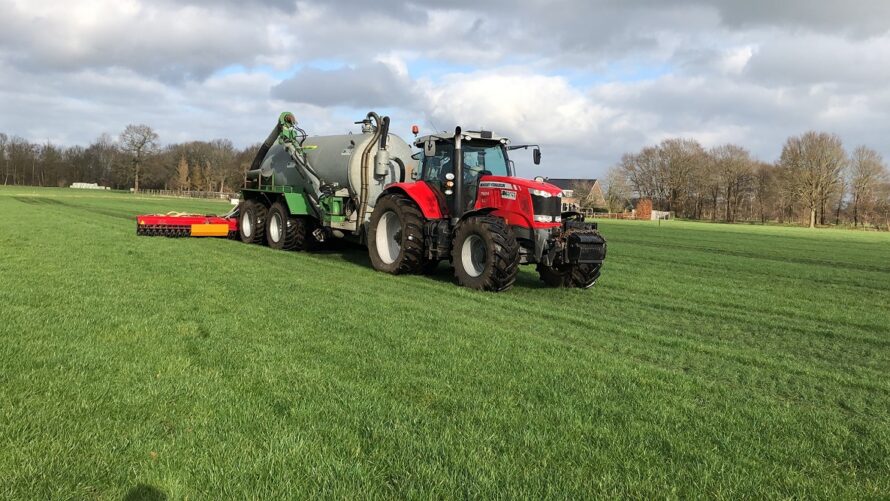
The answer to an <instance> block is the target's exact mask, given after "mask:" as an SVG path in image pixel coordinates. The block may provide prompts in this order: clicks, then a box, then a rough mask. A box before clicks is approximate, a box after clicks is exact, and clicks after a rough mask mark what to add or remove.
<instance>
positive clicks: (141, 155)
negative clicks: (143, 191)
mask: <svg viewBox="0 0 890 501" xmlns="http://www.w3.org/2000/svg"><path fill="white" fill-rule="evenodd" d="M120 139H121V147H122V148H123V149H124V151H126V152H128V153H130V155H131V156H132V159H133V176H134V181H133V191H134V192H138V191H139V168H140V167H141V166H142V162H143V161H144V160H145V157H146V156H148V155H151V154H153V153H155V152H156V151H157V148H158V134H157V133H156V132H155V131H154V130H152V128H151V127H149V126H147V125H133V124H130V125H128V126H127V127H126V128H125V129H124V131H123V132H122V133H121V137H120Z"/></svg>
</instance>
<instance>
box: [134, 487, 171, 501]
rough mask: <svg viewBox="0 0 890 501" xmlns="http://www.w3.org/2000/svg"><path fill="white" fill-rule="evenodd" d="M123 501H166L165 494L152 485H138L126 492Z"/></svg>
mask: <svg viewBox="0 0 890 501" xmlns="http://www.w3.org/2000/svg"><path fill="white" fill-rule="evenodd" d="M124 501H167V494H165V493H164V491H162V490H160V489H158V488H157V487H154V486H152V485H147V484H139V485H137V486H136V487H133V488H132V489H130V490H129V492H127V494H126V496H124Z"/></svg>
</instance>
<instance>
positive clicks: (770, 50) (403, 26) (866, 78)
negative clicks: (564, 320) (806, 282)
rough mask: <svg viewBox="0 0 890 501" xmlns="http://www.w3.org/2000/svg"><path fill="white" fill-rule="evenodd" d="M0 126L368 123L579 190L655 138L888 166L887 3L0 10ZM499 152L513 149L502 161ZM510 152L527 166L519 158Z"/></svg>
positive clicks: (83, 4)
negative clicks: (467, 139) (451, 139)
mask: <svg viewBox="0 0 890 501" xmlns="http://www.w3.org/2000/svg"><path fill="white" fill-rule="evenodd" d="M0 12H2V16H0V132H4V133H6V134H8V135H18V136H22V137H24V138H26V139H29V140H32V141H39V142H43V141H51V142H54V143H58V144H62V145H73V144H87V143H89V142H90V141H92V140H94V139H96V138H97V137H98V136H99V135H100V134H102V133H109V134H111V135H112V136H116V135H118V134H119V133H120V131H121V130H123V128H124V127H125V126H126V125H127V124H130V123H144V124H148V125H150V126H152V127H153V128H154V129H155V130H156V131H157V132H158V133H159V135H160V138H161V141H162V142H163V143H165V144H170V143H175V142H181V141H189V140H210V139H215V138H229V139H231V140H233V141H234V142H235V144H236V145H238V146H247V145H251V144H254V143H256V142H259V141H261V140H262V139H264V138H265V136H266V135H267V134H268V132H269V130H271V128H272V126H273V125H274V123H275V120H276V118H277V116H278V114H279V113H280V112H281V111H284V110H288V111H292V112H293V113H294V114H295V115H296V116H297V118H298V120H299V122H300V124H301V126H302V127H303V128H305V129H306V130H307V131H308V132H309V133H310V134H312V135H316V134H318V135H321V134H341V133H346V132H348V131H354V132H357V131H358V129H357V127H356V126H354V125H353V122H355V121H357V120H360V119H361V118H362V117H363V116H364V115H365V114H366V113H367V112H368V111H370V110H375V111H377V112H378V113H381V114H388V115H390V116H391V117H392V126H391V131H392V132H394V133H397V134H399V135H401V136H402V137H403V138H405V139H406V140H410V138H411V133H410V129H411V125H413V124H417V125H419V126H420V128H421V130H422V131H423V132H422V133H427V132H434V131H442V130H453V128H454V127H455V126H456V125H460V126H462V127H463V128H464V129H478V128H485V129H487V130H494V131H495V132H497V133H498V134H501V135H505V136H508V137H510V138H511V139H512V140H513V143H514V144H525V143H534V144H540V145H541V146H542V149H543V162H542V164H541V165H540V166H535V165H532V163H531V161H530V160H531V153H530V152H525V151H523V150H518V151H516V152H514V159H515V160H516V162H517V167H518V173H519V174H520V175H524V176H526V177H532V176H535V175H545V176H550V177H599V176H602V175H604V173H605V172H606V171H607V170H608V169H609V168H610V167H611V166H613V165H615V164H616V163H617V162H618V161H619V159H620V158H621V155H622V154H623V153H626V152H634V151H638V150H639V149H641V148H642V147H644V146H647V145H650V144H654V143H657V142H659V141H661V140H663V139H666V138H670V137H689V138H695V139H697V140H698V141H700V142H701V143H702V144H703V145H704V146H706V147H713V146H717V145H720V144H724V143H729V142H731V143H735V144H739V145H742V146H744V147H746V148H748V149H749V150H750V151H751V152H752V153H753V154H754V155H755V156H756V157H758V158H760V159H761V160H764V161H773V160H775V159H776V158H778V156H779V154H780V152H781V148H782V144H783V143H784V141H785V139H786V138H787V137H789V136H791V135H798V134H801V133H803V132H805V131H807V130H819V131H826V132H831V133H836V134H838V135H840V137H841V138H842V139H843V140H844V143H845V146H846V147H847V149H848V150H852V148H853V147H855V146H856V145H859V144H866V145H868V146H871V147H873V148H875V149H877V150H878V151H879V152H881V153H882V154H883V155H884V156H885V158H890V143H888V140H887V137H888V133H890V120H888V119H890V86H888V85H887V83H888V82H890V1H887V0H846V1H845V2H840V1H837V0H833V1H831V0H769V1H767V0H744V1H732V0H712V1H704V0H577V1H569V0H564V1H560V0H547V1H545V0H512V1H507V0H488V1H479V0H476V1H470V0H452V1H450V2H443V1H437V2H423V1H415V2H406V1H401V0H376V1H375V0H343V1H336V2H333V1H331V2H325V1H313V2H302V1H297V2H294V1H291V0H263V1H259V0H237V1H236V0H215V1H211V0H187V1H173V0H151V1H149V0H91V1H88V0H65V1H56V0H42V1H40V2H34V1H31V0H0ZM517 155H518V156H517ZM526 157H528V158H526Z"/></svg>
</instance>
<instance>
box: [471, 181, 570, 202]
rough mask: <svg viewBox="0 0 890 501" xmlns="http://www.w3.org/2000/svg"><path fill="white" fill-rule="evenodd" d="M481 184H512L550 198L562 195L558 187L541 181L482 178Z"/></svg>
mask: <svg viewBox="0 0 890 501" xmlns="http://www.w3.org/2000/svg"><path fill="white" fill-rule="evenodd" d="M479 181H480V182H481V183H507V184H512V185H514V186H516V187H522V188H525V189H527V190H538V191H543V192H545V193H549V194H550V196H554V197H558V196H561V195H562V189H560V188H559V187H558V186H555V185H552V184H550V183H545V182H543V181H533V180H531V179H525V178H522V177H511V176H483V177H482V178H481V179H480V180H479Z"/></svg>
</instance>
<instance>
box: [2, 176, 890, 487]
mask: <svg viewBox="0 0 890 501" xmlns="http://www.w3.org/2000/svg"><path fill="white" fill-rule="evenodd" d="M227 209H228V205H227V204H224V203H216V202H212V201H190V200H177V199H161V198H140V197H134V196H132V195H128V194H108V193H95V192H85V191H75V190H67V189H61V190H49V189H23V188H18V189H12V188H5V189H3V188H0V214H2V215H3V216H2V217H0V336H2V343H0V363H2V372H0V408H2V414H0V445H2V450H3V452H2V453H0V498H34V499H44V498H101V499H120V498H122V497H124V496H128V495H129V496H130V497H133V498H138V497H140V496H145V497H151V496H153V495H166V496H169V497H170V498H174V499H179V498H185V497H188V498H190V499H196V498H206V499H230V498H255V497H264V498H265V497H268V498H289V497H297V496H299V497H308V496H317V495H322V496H325V497H340V498H355V497H362V498H365V497H409V498H417V497H422V498H428V497H502V498H503V497H529V498H541V497H572V498H581V497H592V496H597V497H615V496H622V497H623V496H628V497H642V498H653V497H654V498H662V497H709V498H710V497H716V498H738V497H752V498H762V497H769V498H775V497H804V498H805V497H817V498H869V497H871V498H886V497H888V496H890V459H888V458H890V379H888V376H890V234H881V233H865V232H839V231H818V230H817V231H811V230H807V229H796V228H779V227H758V226H748V225H744V226H730V225H715V224H703V223H685V222H676V221H675V222H668V223H662V225H661V226H657V225H655V224H652V223H648V222H645V223H644V222H622V221H603V222H602V223H601V229H602V231H603V233H604V234H605V235H606V237H607V238H608V240H609V257H608V260H607V263H606V266H605V268H604V273H603V276H602V279H601V280H600V283H599V284H598V285H597V286H596V287H594V288H593V289H591V290H589V291H578V290H553V289H547V288H543V287H542V284H541V283H540V282H539V281H538V279H537V275H536V274H535V272H534V270H533V269H532V268H530V267H526V268H524V269H523V271H522V272H521V274H520V278H519V280H518V282H517V284H516V286H515V287H514V288H513V289H512V290H511V291H510V292H507V293H504V294H485V293H476V292H472V291H469V290H466V289H463V288H460V287H457V286H455V285H452V283H451V274H450V271H449V270H448V269H446V268H445V267H444V266H443V267H442V268H440V270H439V273H438V274H437V275H435V276H433V277H394V276H389V275H385V274H381V273H377V272H374V271H373V270H372V269H371V268H370V266H369V265H368V261H367V257H366V253H365V251H363V250H362V249H360V248H358V247H344V248H341V249H340V250H336V251H330V252H326V253H320V254H305V253H285V252H276V251H273V250H271V249H269V248H266V247H260V246H249V245H244V244H241V243H240V242H234V241H228V240H224V239H166V238H157V237H156V238H148V237H137V236H136V235H135V223H134V220H133V216H134V215H136V214H138V213H144V212H158V211H167V210H198V211H209V212H217V213H219V212H224V211H226V210H227Z"/></svg>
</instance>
